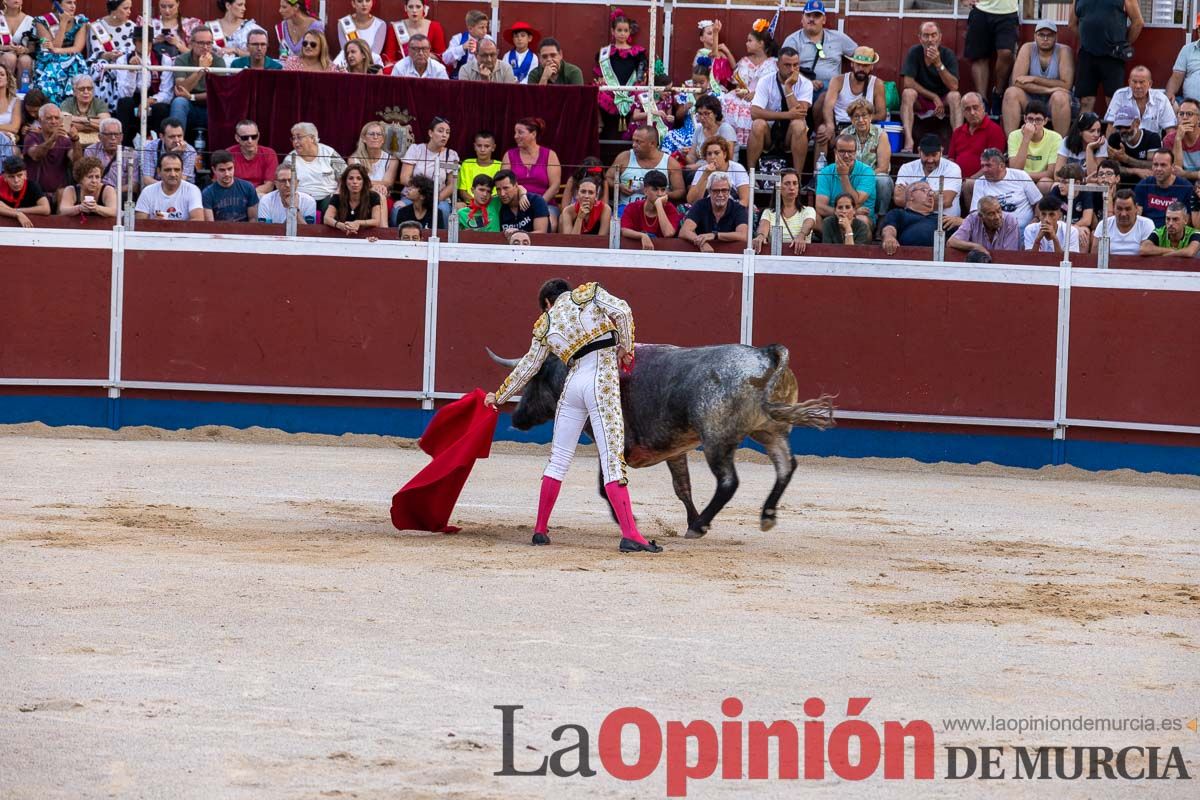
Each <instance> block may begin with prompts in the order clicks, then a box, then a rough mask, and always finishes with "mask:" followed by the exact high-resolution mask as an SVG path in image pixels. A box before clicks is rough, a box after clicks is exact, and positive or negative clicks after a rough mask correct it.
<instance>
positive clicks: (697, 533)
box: [683, 525, 708, 539]
mask: <svg viewBox="0 0 1200 800" xmlns="http://www.w3.org/2000/svg"><path fill="white" fill-rule="evenodd" d="M706 533H708V526H707V525H701V526H700V527H698V528H691V527H690V528H688V529H687V533H685V534H684V535H683V538H685V539H699V538H701V537H702V536H704V534H706Z"/></svg>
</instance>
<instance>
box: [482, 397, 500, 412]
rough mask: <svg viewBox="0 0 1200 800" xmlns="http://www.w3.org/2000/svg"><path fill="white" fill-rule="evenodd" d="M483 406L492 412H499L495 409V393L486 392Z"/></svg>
mask: <svg viewBox="0 0 1200 800" xmlns="http://www.w3.org/2000/svg"><path fill="white" fill-rule="evenodd" d="M483 404H484V405H485V406H487V407H488V408H490V409H492V410H493V411H498V410H499V409H498V408H497V407H496V393H495V392H488V393H487V397H485V398H483Z"/></svg>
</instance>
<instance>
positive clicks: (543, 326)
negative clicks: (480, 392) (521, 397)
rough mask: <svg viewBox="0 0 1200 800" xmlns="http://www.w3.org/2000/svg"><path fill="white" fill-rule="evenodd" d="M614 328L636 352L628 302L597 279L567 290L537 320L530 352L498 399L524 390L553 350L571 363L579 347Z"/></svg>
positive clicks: (621, 343) (624, 344) (622, 342)
mask: <svg viewBox="0 0 1200 800" xmlns="http://www.w3.org/2000/svg"><path fill="white" fill-rule="evenodd" d="M610 332H615V333H616V335H617V347H619V348H621V349H622V350H624V351H625V352H628V353H632V352H633V312H632V311H630V310H629V304H628V303H626V302H625V301H624V300H622V299H621V298H619V297H616V296H615V295H612V294H609V293H608V292H607V291H605V290H604V287H603V286H601V285H600V284H598V283H595V282H592V283H585V284H583V285H582V286H580V287H578V288H576V289H575V290H574V291H571V292H563V293H562V294H560V295H559V296H558V299H556V300H555V301H554V305H552V306H551V307H550V310H549V311H547V312H546V313H544V314H542V315H541V316H540V317H538V320H537V322H535V323H534V325H533V342H532V344H530V346H529V352H527V353H526V354H525V355H524V356H523V357H522V358H521V360H520V361H519V362H518V363H517V365H516V366H515V367H513V371H512V373H510V374H509V376H508V377H507V378H505V379H504V383H502V384H500V388H499V389H497V390H496V402H497V403H498V404H499V403H505V402H507V401H508V400H509V399H510V398H512V396H513V395H515V394H517V392H519V391H521V389H522V388H523V387H524V386H525V384H526V383H528V382H529V380H530V379H531V378H532V377H533V376H534V375H536V374H537V371H538V370H539V369H540V368H541V366H542V362H543V361H545V360H546V356H548V355H549V354H550V353H554V355H556V356H558V357H559V358H560V359H562V362H563V363H564V364H568V363H570V361H571V356H573V355H575V353H576V352H577V351H578V350H579V348H581V347H583V346H584V345H586V344H588V343H589V342H592V341H594V340H596V339H598V338H600V337H601V336H604V335H605V334H607V333H610Z"/></svg>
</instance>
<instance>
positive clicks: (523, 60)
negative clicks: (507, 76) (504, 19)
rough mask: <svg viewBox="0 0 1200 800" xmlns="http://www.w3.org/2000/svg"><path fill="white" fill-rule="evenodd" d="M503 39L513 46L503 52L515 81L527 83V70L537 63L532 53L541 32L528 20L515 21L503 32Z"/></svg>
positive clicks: (540, 36) (539, 39) (535, 48)
mask: <svg viewBox="0 0 1200 800" xmlns="http://www.w3.org/2000/svg"><path fill="white" fill-rule="evenodd" d="M504 38H505V40H506V41H507V42H508V43H509V44H511V45H512V46H513V49H512V50H509V51H508V52H507V53H505V54H504V60H505V61H507V62H508V65H509V66H510V67H512V71H513V75H515V76H516V78H517V83H529V72H530V70H532V69H533V68H534V67H536V66H537V65H538V57H537V56H536V55H534V51H536V50H537V46H538V42H539V41H541V39H542V34H541V33H539V32H538V30H537V28H534V27H533V26H532V25H530V24H529V23H528V22H516V23H513V26H512V27H511V28H509V29H508V30H506V31H505V32H504Z"/></svg>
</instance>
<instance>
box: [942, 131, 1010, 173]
mask: <svg viewBox="0 0 1200 800" xmlns="http://www.w3.org/2000/svg"><path fill="white" fill-rule="evenodd" d="M989 147H994V148H996V149H997V150H999V151H1000V152H1002V153H1007V152H1008V141H1007V140H1006V139H1005V138H1004V129H1003V128H1001V127H1000V126H999V125H997V124H996V123H995V122H993V121H992V118H991V117H984V118H983V124H982V125H980V126H979V130H977V131H975V133H973V134H972V133H971V128H970V127H969V126H968V125H967V123H965V122H964V123H963V124H962V125H960V126H959V127H957V128H955V129H954V133H952V134H950V152H949V153H948V155H949V156H950V160H951V161H953V162H954V163H955V164H958V166H959V168H961V169H962V176H963V177H964V178H969V177H971V176H972V175H974V174H975V173H976V172H979V157H980V156H981V155H983V151H984V150H987V149H988V148H989Z"/></svg>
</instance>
